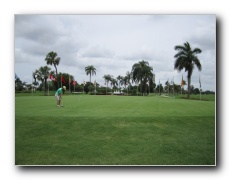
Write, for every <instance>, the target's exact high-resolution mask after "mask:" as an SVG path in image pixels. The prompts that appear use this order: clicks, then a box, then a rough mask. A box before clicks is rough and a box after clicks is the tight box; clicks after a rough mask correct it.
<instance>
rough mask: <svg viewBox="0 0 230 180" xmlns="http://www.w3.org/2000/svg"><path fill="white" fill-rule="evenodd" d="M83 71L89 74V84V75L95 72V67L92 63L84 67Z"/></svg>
mask: <svg viewBox="0 0 230 180" xmlns="http://www.w3.org/2000/svg"><path fill="white" fill-rule="evenodd" d="M85 72H86V75H89V76H90V84H91V76H92V75H94V74H96V68H95V67H94V66H93V65H91V66H87V67H85Z"/></svg>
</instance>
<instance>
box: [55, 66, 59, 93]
mask: <svg viewBox="0 0 230 180" xmlns="http://www.w3.org/2000/svg"><path fill="white" fill-rule="evenodd" d="M54 67H55V70H56V81H57V86H58V87H56V89H58V88H59V81H58V79H57V74H58V72H57V67H56V65H54Z"/></svg>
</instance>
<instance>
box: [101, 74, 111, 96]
mask: <svg viewBox="0 0 230 180" xmlns="http://www.w3.org/2000/svg"><path fill="white" fill-rule="evenodd" d="M103 78H104V79H105V83H106V95H107V88H108V83H109V81H111V79H112V76H111V75H109V74H107V75H104V76H103Z"/></svg>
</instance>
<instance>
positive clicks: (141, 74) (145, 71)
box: [132, 60, 154, 95]
mask: <svg viewBox="0 0 230 180" xmlns="http://www.w3.org/2000/svg"><path fill="white" fill-rule="evenodd" d="M152 71H153V68H152V67H150V66H149V63H148V62H147V61H144V60H142V61H140V62H138V63H135V64H134V65H133V67H132V76H133V77H132V79H133V81H134V82H140V85H141V92H142V95H143V92H144V91H143V89H145V92H146V88H147V87H146V83H147V82H148V80H149V79H153V77H154V74H153V72H152Z"/></svg>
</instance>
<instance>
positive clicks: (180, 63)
mask: <svg viewBox="0 0 230 180" xmlns="http://www.w3.org/2000/svg"><path fill="white" fill-rule="evenodd" d="M174 49H175V50H176V51H178V53H177V54H176V55H175V56H174V58H176V60H175V63H174V69H177V70H178V71H181V70H182V69H185V72H186V71H187V72H188V75H187V78H188V98H189V97H190V85H191V77H192V72H193V70H194V67H195V66H196V67H197V68H198V70H199V71H201V69H202V66H201V63H200V60H199V59H198V57H197V56H196V55H197V54H200V53H201V52H202V51H201V49H199V48H195V49H192V48H191V46H190V44H189V43H188V42H186V43H184V45H183V46H181V45H177V46H175V47H174Z"/></svg>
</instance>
